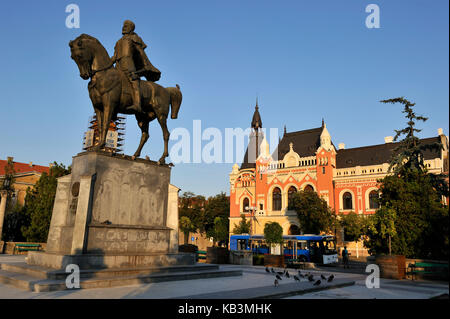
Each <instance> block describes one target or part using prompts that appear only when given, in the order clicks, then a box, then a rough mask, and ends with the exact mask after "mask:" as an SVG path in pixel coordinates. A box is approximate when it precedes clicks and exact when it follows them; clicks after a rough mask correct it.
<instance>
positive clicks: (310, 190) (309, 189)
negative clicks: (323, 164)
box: [303, 185, 314, 192]
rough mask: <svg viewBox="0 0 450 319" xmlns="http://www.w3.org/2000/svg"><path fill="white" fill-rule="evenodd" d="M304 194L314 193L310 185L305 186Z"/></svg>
mask: <svg viewBox="0 0 450 319" xmlns="http://www.w3.org/2000/svg"><path fill="white" fill-rule="evenodd" d="M303 190H304V191H305V192H306V191H308V192H314V188H313V187H312V186H311V185H306V186H305V188H304V189H303Z"/></svg>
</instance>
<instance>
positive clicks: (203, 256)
mask: <svg viewBox="0 0 450 319" xmlns="http://www.w3.org/2000/svg"><path fill="white" fill-rule="evenodd" d="M199 259H202V260H206V251H204V250H197V261H198V260H199Z"/></svg>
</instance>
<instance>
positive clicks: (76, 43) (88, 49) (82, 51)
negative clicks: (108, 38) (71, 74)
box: [69, 34, 97, 80]
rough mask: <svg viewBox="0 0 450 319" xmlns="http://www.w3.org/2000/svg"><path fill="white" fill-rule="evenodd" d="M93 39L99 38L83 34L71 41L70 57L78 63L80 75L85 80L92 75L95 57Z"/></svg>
mask: <svg viewBox="0 0 450 319" xmlns="http://www.w3.org/2000/svg"><path fill="white" fill-rule="evenodd" d="M92 41H97V39H95V38H93V37H91V36H90V35H87V34H82V35H80V36H79V37H77V38H76V39H75V40H72V41H70V42H69V47H70V53H71V55H70V57H71V58H72V59H73V60H74V61H75V63H76V64H77V65H78V69H79V70H80V76H81V78H82V79H83V80H87V79H89V78H90V77H91V76H92V60H93V59H94V52H93V48H92Z"/></svg>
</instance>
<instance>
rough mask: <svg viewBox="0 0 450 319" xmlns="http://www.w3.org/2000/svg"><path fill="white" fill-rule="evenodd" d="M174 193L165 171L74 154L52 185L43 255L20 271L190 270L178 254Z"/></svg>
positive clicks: (32, 255)
mask: <svg viewBox="0 0 450 319" xmlns="http://www.w3.org/2000/svg"><path fill="white" fill-rule="evenodd" d="M178 191H179V189H178V188H176V187H175V186H173V185H170V167H168V166H167V165H158V164H157V163H155V162H152V161H148V160H142V159H136V160H131V159H130V158H129V157H125V156H123V157H122V156H111V155H110V154H109V153H103V152H85V153H80V154H78V155H77V156H75V157H74V158H73V162H72V174H70V175H67V176H63V177H61V178H59V179H58V188H57V192H56V197H55V204H54V207H53V215H52V220H51V225H50V230H49V235H48V241H47V249H46V252H29V254H28V260H27V262H28V264H32V265H40V266H46V267H51V268H63V267H65V266H66V265H67V264H71V263H72V264H78V265H79V266H80V267H81V268H91V267H96V268H120V267H141V266H142V267H144V266H168V265H177V264H185V265H186V264H193V263H195V257H194V256H191V254H180V253H178Z"/></svg>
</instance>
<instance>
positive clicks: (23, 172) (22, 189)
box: [0, 157, 50, 205]
mask: <svg viewBox="0 0 450 319" xmlns="http://www.w3.org/2000/svg"><path fill="white" fill-rule="evenodd" d="M8 160H11V161H12V162H13V164H14V171H15V174H14V179H15V181H14V184H13V185H12V187H13V189H14V193H13V194H12V199H13V204H15V203H19V204H20V205H23V204H24V202H25V196H26V193H27V188H28V187H30V188H33V187H34V185H35V184H36V182H37V181H38V180H39V178H40V177H41V175H42V173H44V172H45V173H47V174H48V173H49V170H50V167H49V166H41V165H36V164H33V162H29V163H19V162H14V158H13V157H8V159H6V160H1V159H0V185H3V181H4V179H5V167H6V166H7V165H8Z"/></svg>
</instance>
